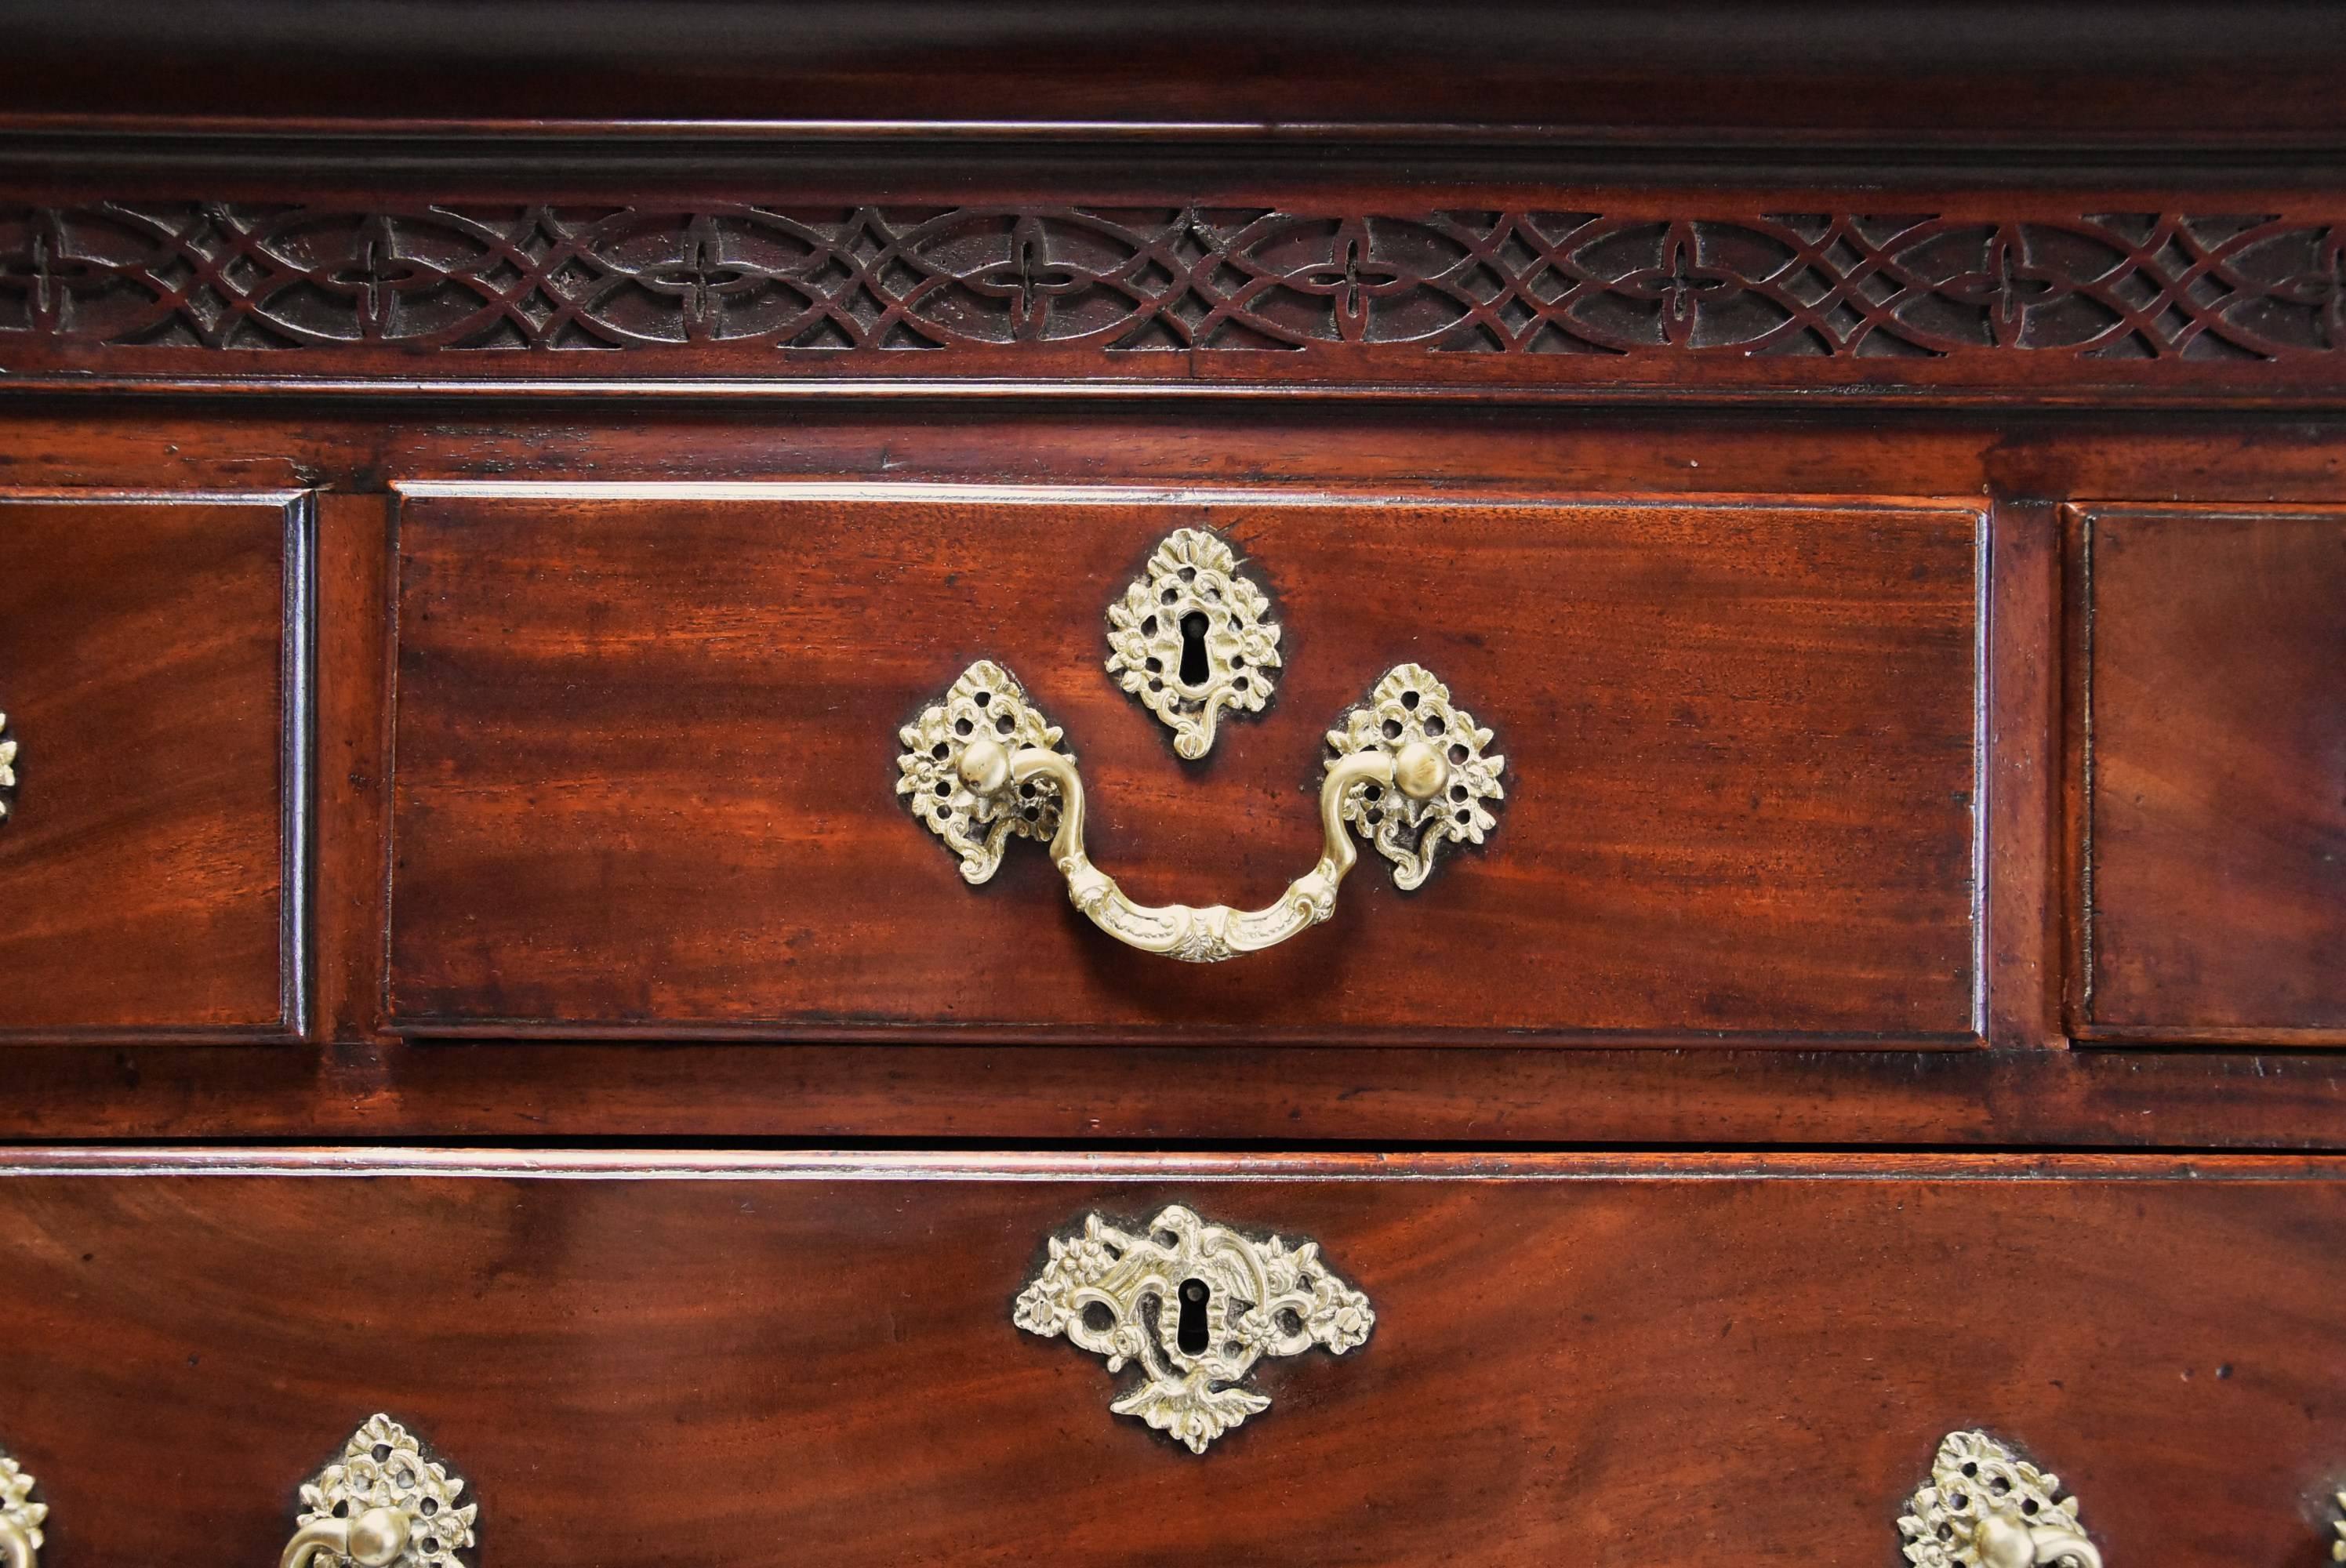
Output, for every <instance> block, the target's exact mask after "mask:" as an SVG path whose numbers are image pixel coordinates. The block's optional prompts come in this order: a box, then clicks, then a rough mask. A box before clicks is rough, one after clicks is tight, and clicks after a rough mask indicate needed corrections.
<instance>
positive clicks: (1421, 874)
mask: <svg viewBox="0 0 2346 1568" xmlns="http://www.w3.org/2000/svg"><path fill="white" fill-rule="evenodd" d="M898 733H899V736H900V738H902V740H903V745H904V748H905V749H904V751H903V755H902V756H900V757H898V758H897V759H896V767H897V772H898V775H899V776H898V778H897V780H896V792H897V793H898V794H900V795H902V796H903V797H904V799H905V804H906V806H907V807H908V808H909V809H911V811H912V812H913V815H914V816H916V817H918V818H920V819H921V820H923V822H925V823H927V824H928V827H929V830H930V831H931V832H933V833H934V834H936V835H937V836H938V837H939V838H941V839H943V840H944V841H945V845H946V847H947V848H948V849H950V850H953V851H954V854H956V855H958V856H959V857H960V858H961V874H962V876H963V878H964V880H966V881H970V882H973V883H976V882H983V881H986V880H987V879H988V878H990V877H992V876H993V875H994V871H996V870H998V869H999V868H1000V866H1001V864H1002V850H1003V847H1004V845H1005V843H1007V842H1008V840H1010V839H1011V838H1012V837H1014V836H1024V837H1026V838H1033V839H1042V838H1048V839H1049V840H1050V844H1051V860H1052V863H1053V864H1055V865H1056V866H1057V867H1058V869H1059V871H1060V874H1061V875H1063V876H1065V877H1066V879H1067V896H1068V898H1069V899H1071V900H1072V901H1074V903H1075V906H1076V908H1077V909H1079V910H1081V911H1083V912H1084V913H1085V914H1086V916H1088V917H1089V918H1090V920H1091V921H1092V922H1093V923H1094V924H1095V925H1097V926H1098V927H1099V928H1100V929H1101V930H1102V931H1104V932H1107V933H1108V934H1109V935H1110V936H1113V937H1115V938H1116V939H1117V941H1118V942H1124V943H1126V944H1127V946H1131V947H1136V948H1138V949H1139V950H1140V951H1142V952H1157V953H1163V954H1165V955H1167V956H1168V957H1170V958H1177V959H1180V960H1183V961H1184V962H1190V963H1212V962H1219V961H1220V960H1222V959H1227V958H1234V957H1236V956H1237V955H1238V954H1239V953H1242V952H1260V950H1261V949H1263V948H1266V947H1271V946H1274V945H1276V944H1277V943H1279V942H1285V941H1286V940H1287V939H1288V938H1289V937H1290V936H1293V935H1294V934H1295V933H1296V932H1300V931H1302V930H1305V929H1306V928H1307V927H1310V926H1313V925H1317V924H1318V923H1319V922H1320V921H1323V920H1326V919H1327V918H1328V917H1329V916H1330V915H1331V914H1333V913H1335V911H1336V890H1337V888H1338V886H1339V885H1340V884H1341V882H1342V881H1343V880H1344V877H1345V875H1346V873H1348V872H1349V871H1352V867H1353V866H1354V865H1355V864H1357V863H1358V861H1359V859H1360V857H1359V854H1358V852H1357V851H1356V850H1354V849H1353V847H1352V833H1353V832H1358V833H1359V834H1360V836H1361V837H1362V838H1363V839H1366V840H1368V841H1369V842H1371V843H1372V844H1374V845H1375V846H1376V848H1377V851H1378V852H1379V853H1380V854H1382V855H1383V856H1384V857H1385V858H1386V859H1387V860H1391V861H1392V863H1393V881H1394V883H1395V885H1397V886H1399V887H1401V888H1403V889H1404V890H1407V889H1413V888H1416V887H1417V886H1419V885H1420V884H1421V883H1423V881H1425V879H1426V877H1427V876H1428V874H1430V873H1431V871H1433V854H1434V850H1436V848H1437V847H1439V846H1440V845H1441V844H1442V843H1443V842H1444V841H1445V840H1448V841H1466V842H1472V843H1478V844H1479V843H1481V842H1482V841H1483V840H1484V836H1485V835H1486V834H1488V833H1489V832H1490V831H1491V830H1492V829H1493V828H1494V827H1495V826H1496V819H1495V818H1494V817H1493V816H1492V815H1491V812H1490V809H1489V802H1491V801H1494V800H1496V799H1499V798H1500V796H1501V794H1502V793H1503V791H1502V790H1501V789H1500V786H1499V771H1500V769H1502V768H1504V767H1505V763H1506V759H1505V758H1503V757H1499V756H1495V755H1492V754H1489V753H1487V752H1486V751H1485V750H1484V748H1485V747H1487V746H1488V745H1489V743H1490V740H1491V732H1490V731H1489V730H1487V729H1483V728H1478V727H1477V726H1476V725H1475V723H1474V718H1472V717H1471V716H1470V715H1468V714H1467V713H1466V712H1465V711H1464V709H1462V708H1454V707H1453V706H1452V705H1451V701H1450V692H1449V688H1448V687H1444V686H1443V684H1442V683H1441V682H1440V681H1438V680H1436V679H1435V678H1434V677H1433V676H1432V675H1431V674H1429V673H1428V672H1426V671H1425V670H1423V669H1422V668H1420V667H1418V666H1416V665H1398V666H1395V667H1393V668H1392V669H1391V670H1389V671H1387V672H1386V674H1385V677H1384V678H1383V679H1382V681H1380V682H1378V684H1377V687H1376V689H1375V691H1374V692H1373V693H1372V695H1371V698H1370V701H1369V704H1368V705H1367V706H1366V707H1364V708H1361V709H1358V710H1356V711H1354V712H1353V713H1352V714H1351V715H1350V716H1349V718H1347V719H1346V720H1345V721H1344V722H1343V723H1342V724H1341V726H1340V728H1335V729H1332V730H1331V731H1329V733H1328V744H1329V747H1330V748H1331V749H1330V754H1329V756H1328V757H1327V758H1326V759H1325V760H1324V764H1323V772H1322V777H1321V785H1320V825H1321V852H1320V860H1319V863H1318V864H1316V865H1314V866H1313V867H1312V868H1311V870H1310V871H1306V872H1304V873H1303V875H1301V876H1300V877H1298V878H1296V879H1295V881H1292V882H1290V883H1289V884H1288V887H1287V891H1285V892H1284V893H1281V894H1280V897H1279V898H1278V900H1277V901H1274V902H1272V903H1270V904H1269V905H1266V906H1265V907H1264V908H1261V909H1259V910H1235V909H1232V908H1230V907H1229V905H1227V904H1213V905H1209V906H1207V907H1204V908H1199V907H1197V906H1194V905H1190V904H1163V905H1151V904H1140V903H1135V902H1134V901H1132V900H1131V899H1129V898H1127V896H1126V895H1125V892H1124V890H1123V889H1121V888H1119V887H1118V886H1117V882H1116V879H1115V878H1113V877H1111V876H1109V875H1108V874H1107V872H1105V871H1101V870H1100V869H1099V868H1098V867H1096V866H1095V865H1093V864H1092V862H1091V858H1090V856H1089V855H1087V854H1086V852H1085V850H1084V785H1083V780H1082V779H1081V778H1080V777H1078V776H1077V774H1076V759H1075V758H1074V756H1072V755H1071V754H1070V753H1068V752H1066V751H1063V750H1061V749H1060V748H1059V736H1060V731H1059V729H1058V728H1057V727H1056V725H1052V724H1049V723H1046V722H1045V720H1044V718H1043V717H1042V715H1041V714H1039V713H1038V712H1036V711H1035V708H1033V707H1032V706H1031V705H1030V704H1029V703H1028V702H1027V700H1026V693H1025V687H1022V686H1020V685H1019V684H1018V680H1017V677H1015V676H1013V675H1012V674H1011V673H1010V672H1009V671H1007V670H1005V669H1004V668H1003V667H1001V666H999V665H997V664H994V663H993V662H991V661H989V660H984V659H981V660H979V661H978V662H977V663H975V664H974V665H972V666H970V667H969V668H968V669H966V670H964V671H963V672H962V676H961V678H960V679H958V680H956V681H954V684H953V686H952V687H950V688H949V689H948V690H947V691H946V692H945V694H944V696H943V697H940V698H939V699H938V700H937V701H936V702H934V703H933V704H931V705H930V706H929V707H928V708H926V709H925V710H923V713H922V714H921V717H920V718H917V719H915V720H914V721H913V723H911V724H908V725H906V726H904V727H903V729H902V730H900V731H899V732H898ZM1348 825H1349V830H1348Z"/></svg>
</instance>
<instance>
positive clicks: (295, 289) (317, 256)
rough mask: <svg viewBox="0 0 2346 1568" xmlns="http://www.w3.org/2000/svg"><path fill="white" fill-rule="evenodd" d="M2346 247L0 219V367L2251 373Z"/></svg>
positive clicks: (935, 223)
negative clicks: (492, 360)
mask: <svg viewBox="0 0 2346 1568" xmlns="http://www.w3.org/2000/svg"><path fill="white" fill-rule="evenodd" d="M1568 194H1569V193H1565V192H1560V193H1559V195H1562V196H1568ZM2341 247H2346V223H2341V222H2339V221H2333V220H2331V219H2327V218H2322V219H2305V218H2302V217H2289V216H2278V215H2275V214H2271V213H2265V212H2256V211H2249V212H2243V213H2239V214H2235V215H2229V216H2219V215H2214V214H2188V215H2186V214H2176V213H2156V212H2100V213H2083V212H2081V213H2078V214H2076V215H2075V216H2056V217H2023V218H2010V217H1999V216H1994V215H1991V216H1984V217H1983V216H1973V215H1965V214H1961V213H1954V214H1933V213H1914V214H1898V215H1892V214H1838V215H1836V214H1830V213H1816V214H1798V213H1781V212H1769V213H1760V212H1749V213H1733V212H1729V213H1713V212H1709V211H1707V210H1689V211H1687V212H1685V213H1682V214H1671V213H1661V214H1654V213H1637V214H1629V215H1614V214H1607V213H1603V212H1596V211H1576V210H1568V209H1566V208H1564V207H1563V206H1561V205H1559V206H1558V207H1557V208H1556V209H1541V210H1520V211H1481V210H1444V211H1424V212H1413V213H1401V214H1382V213H1366V212H1357V211H1324V212H1322V211H1300V210H1299V211H1284V210H1273V209H1260V208H1216V207H1205V206H1189V207H1169V208H1158V209H1129V208H1114V207H1083V206H1050V207H1043V206H1034V207H1001V206H970V207H945V208H907V207H878V206H865V207H852V208H841V207H833V208H808V207H802V206H799V205H795V204H790V203H775V204H771V205H767V204H758V203H733V204H716V203H710V204H706V205H701V206H698V207H694V208H691V209H669V208H660V207H652V206H630V205H609V206H599V207H590V206H584V205H577V206H571V205H527V204H521V203H505V204H497V203H490V202H470V201H467V202H455V203H445V204H442V203H433V202H428V201H418V202H413V203H404V204H397V205H393V204H389V203H385V204H382V205H378V206H375V207H372V208H369V209H356V208H350V207H343V206H331V205H304V204H296V203H283V204H272V203H261V202H221V201H202V200H181V201H164V200H117V201H95V202H89V203H87V204H82V205H76V206H67V207H27V206H21V205H20V206H13V207H11V206H5V205H0V361H5V356H6V355H7V353H8V344H9V342H10V341H24V340H25V339H26V338H27V337H29V338H33V339H41V340H47V341H53V342H58V343H66V344H90V345H95V344H118V345H146V346H150V347H151V346H163V347H175V348H184V349H188V350H191V351H195V350H245V351H270V350H279V351H281V350H298V349H304V348H321V347H333V346H338V345H339V346H345V347H347V346H395V347H398V348H402V349H408V350H434V351H455V352H460V353H464V354H467V355H471V354H488V353H494V352H495V351H552V352H568V351H575V352H576V353H577V354H578V355H579V356H580V357H581V358H590V357H591V356H593V355H594V354H595V353H597V351H620V350H625V351H639V352H658V351H686V350H690V349H692V348H694V347H696V346H699V347H702V348H706V347H707V346H709V345H713V344H726V345H731V346H734V347H745V346H747V347H766V348H771V349H773V350H775V351H780V352H781V353H784V354H787V355H790V356H793V357H795V356H796V355H798V354H801V353H820V354H832V355H836V354H838V353H841V352H850V353H856V352H863V351H870V352H872V353H874V354H893V353H896V352H899V351H903V352H909V353H915V354H917V353H919V352H921V351H934V350H939V349H951V348H969V347H976V348H984V347H992V348H998V349H1001V350H1004V351H1006V352H1007V353H1009V354H1011V355H1014V356H1015V355H1016V354H1017V353H1018V352H1019V351H1021V350H1022V349H1024V350H1029V351H1031V350H1035V349H1037V348H1042V347H1045V346H1048V347H1051V348H1055V349H1059V350H1066V349H1071V348H1072V349H1081V350H1087V351H1096V352H1097V353H1098V354H1100V355H1102V356H1105V357H1108V358H1114V359H1122V358H1125V357H1127V356H1130V357H1136V358H1137V357H1138V356H1144V355H1147V354H1149V353H1152V352H1164V351H1181V352H1192V351H1205V352H1209V353H1219V352H1224V351H1233V352H1234V351H1263V352H1270V353H1285V354H1305V355H1309V354H1311V353H1312V352H1313V351H1324V350H1327V349H1330V348H1339V347H1342V348H1354V349H1358V348H1366V349H1389V350H1403V351H1416V352H1419V353H1423V354H1428V355H1437V354H1460V355H1541V354H1586V355H1597V356H1606V357H1611V358H1625V357H1626V358H1635V357H1637V356H1649V357H1650V356H1675V355H1686V354H1733V355H1736V356H1739V357H1740V356H1771V355H1786V356H1809V357H1824V358H1836V357H1843V356H1850V357H1856V358H1879V359H1882V360H1885V361H1889V360H1898V359H1909V360H1912V359H1943V358H1950V357H1959V356H1967V355H1970V356H1976V355H1982V354H1996V353H2007V352H2012V351H2033V352H2036V353H2040V354H2066V355H2077V356H2085V357H2088V358H2102V359H2144V360H2183V361H2227V360H2229V361H2270V360H2276V359H2281V358H2285V357H2290V356H2299V355H2305V354H2322V353H2330V352H2334V351H2337V349H2338V348H2339V347H2340V345H2341V341H2346V318H2341V310H2346V253H2342V252H2341ZM1885 369H1887V367H1885Z"/></svg>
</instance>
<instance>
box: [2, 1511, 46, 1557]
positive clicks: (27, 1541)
mask: <svg viewBox="0 0 2346 1568" xmlns="http://www.w3.org/2000/svg"><path fill="white" fill-rule="evenodd" d="M0 1557H5V1558H6V1559H7V1563H8V1568H33V1565H34V1563H35V1562H36V1560H37V1558H36V1553H35V1551H34V1547H33V1538H32V1536H30V1535H29V1534H27V1533H26V1532H25V1531H24V1530H22V1529H21V1528H19V1527H18V1526H17V1524H16V1522H15V1520H12V1519H6V1518H0Z"/></svg>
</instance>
